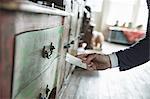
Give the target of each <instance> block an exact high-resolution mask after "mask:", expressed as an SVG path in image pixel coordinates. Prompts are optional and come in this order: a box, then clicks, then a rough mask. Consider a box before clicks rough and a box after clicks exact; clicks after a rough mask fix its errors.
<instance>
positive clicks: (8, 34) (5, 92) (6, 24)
mask: <svg viewBox="0 0 150 99" xmlns="http://www.w3.org/2000/svg"><path fill="white" fill-rule="evenodd" d="M14 19H15V17H14V16H13V13H12V12H7V13H6V12H5V11H2V10H0V99H9V98H10V97H11V81H12V68H13V57H14V53H13V51H14V50H13V49H14V36H13V34H14V29H15V28H14Z"/></svg>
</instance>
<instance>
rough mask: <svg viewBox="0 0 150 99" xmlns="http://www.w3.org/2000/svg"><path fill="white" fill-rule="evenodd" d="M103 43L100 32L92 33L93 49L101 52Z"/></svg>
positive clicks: (102, 36)
mask: <svg viewBox="0 0 150 99" xmlns="http://www.w3.org/2000/svg"><path fill="white" fill-rule="evenodd" d="M103 42H104V35H103V33H101V32H97V31H93V37H92V40H91V44H92V47H93V49H95V50H102V44H103Z"/></svg>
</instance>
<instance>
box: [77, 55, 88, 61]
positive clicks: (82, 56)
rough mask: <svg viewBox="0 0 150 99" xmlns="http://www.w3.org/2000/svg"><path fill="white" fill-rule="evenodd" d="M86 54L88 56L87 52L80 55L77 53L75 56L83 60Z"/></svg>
mask: <svg viewBox="0 0 150 99" xmlns="http://www.w3.org/2000/svg"><path fill="white" fill-rule="evenodd" d="M87 56H88V54H80V55H77V56H76V57H78V58H80V59H82V60H85V59H86V57H87Z"/></svg>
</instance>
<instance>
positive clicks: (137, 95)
mask: <svg viewBox="0 0 150 99" xmlns="http://www.w3.org/2000/svg"><path fill="white" fill-rule="evenodd" d="M110 47H111V48H110ZM124 48H126V46H120V45H116V44H110V43H105V44H104V46H103V50H104V51H103V52H104V53H111V52H113V51H117V50H120V49H124ZM64 87H66V89H65V90H64V92H63V94H61V95H60V96H59V97H58V99H150V62H148V63H145V64H143V65H141V66H138V67H136V68H134V69H130V70H128V71H124V72H120V71H119V69H118V68H114V69H107V70H104V71H92V72H91V71H87V70H83V69H76V70H75V71H74V73H73V75H72V76H71V79H70V81H69V82H68V83H67V84H65V85H64Z"/></svg>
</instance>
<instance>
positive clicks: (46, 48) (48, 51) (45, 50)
mask: <svg viewBox="0 0 150 99" xmlns="http://www.w3.org/2000/svg"><path fill="white" fill-rule="evenodd" d="M54 49H55V47H54V46H53V43H52V42H51V44H50V46H44V47H43V50H42V56H43V58H48V59H50V56H51V55H52V54H53V50H54Z"/></svg>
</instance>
